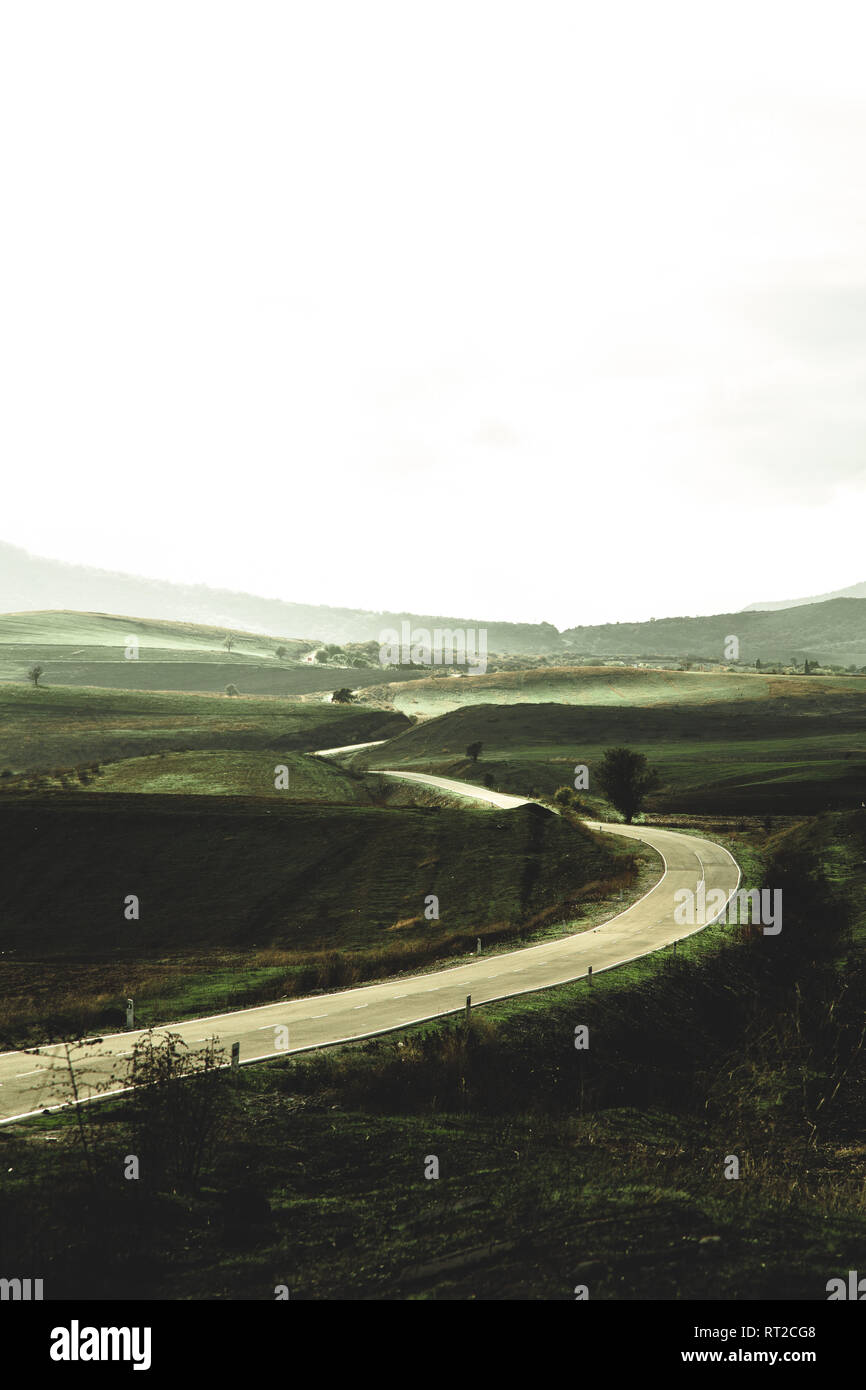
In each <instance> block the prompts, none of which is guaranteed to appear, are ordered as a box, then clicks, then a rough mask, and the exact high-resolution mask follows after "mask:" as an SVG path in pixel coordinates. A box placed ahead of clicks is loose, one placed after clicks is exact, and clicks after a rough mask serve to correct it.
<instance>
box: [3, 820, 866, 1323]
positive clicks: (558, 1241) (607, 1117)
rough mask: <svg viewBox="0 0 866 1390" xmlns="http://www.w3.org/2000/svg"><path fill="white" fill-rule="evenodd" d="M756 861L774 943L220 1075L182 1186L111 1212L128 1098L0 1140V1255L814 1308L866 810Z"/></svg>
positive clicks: (856, 945) (838, 1227) (856, 1113)
mask: <svg viewBox="0 0 866 1390" xmlns="http://www.w3.org/2000/svg"><path fill="white" fill-rule="evenodd" d="M761 857H762V860H763V870H762V872H763V873H765V874H766V875H768V876H769V880H770V881H773V882H776V881H779V879H780V878H781V879H782V880H783V881H784V882H785V884H786V887H787V888H789V889H791V890H792V896H791V900H790V901H791V904H792V907H791V912H790V916H788V915H787V914H786V928H785V932H784V933H783V934H782V936H780V937H778V938H773V939H770V938H764V937H761V936H760V934H758V935H757V936H756V935H754V934H752V933H749V932H748V931H741V930H736V929H735V930H730V929H729V930H727V931H726V930H725V929H723V928H710V929H708V932H707V933H700V934H698V936H696V937H694V938H692V939H690V940H689V941H688V942H686V943H684V950H683V952H682V953H681V955H680V956H679V957H678V959H677V960H676V961H673V960H672V959H671V958H670V956H669V955H668V954H667V953H665V954H657V955H656V956H654V957H651V958H647V959H645V960H643V961H638V962H635V963H633V965H632V966H630V967H628V971H627V972H620V971H612V972H609V973H607V974H605V975H602V976H601V977H599V979H598V980H597V981H596V983H595V985H594V986H593V988H592V989H591V990H590V989H589V987H588V986H587V984H586V982H579V983H576V984H574V985H569V986H564V987H561V988H558V989H554V990H549V991H544V992H543V993H541V994H536V995H529V996H522V997H519V998H516V999H513V1000H507V1001H500V1002H498V1003H496V1004H493V1005H489V1006H484V1007H483V1008H482V1009H479V1010H478V1011H477V1012H476V1013H475V1014H474V1015H473V1020H472V1023H471V1025H470V1027H469V1028H468V1029H467V1028H466V1027H465V1025H463V1024H462V1023H459V1022H457V1023H455V1022H454V1021H452V1020H443V1021H440V1022H436V1023H431V1024H425V1025H423V1026H421V1027H419V1028H414V1029H409V1030H405V1031H404V1032H402V1033H396V1034H393V1035H390V1036H388V1037H386V1038H381V1039H372V1040H369V1041H367V1042H365V1043H363V1044H360V1045H357V1046H354V1047H343V1048H335V1049H329V1050H328V1051H325V1052H321V1053H312V1054H306V1055H302V1056H299V1057H296V1058H291V1059H286V1060H285V1061H279V1062H274V1063H272V1064H270V1065H269V1066H267V1067H250V1068H245V1069H242V1070H241V1073H240V1075H239V1077H238V1078H237V1079H236V1080H232V1079H230V1078H229V1077H226V1084H225V1085H224V1086H223V1087H222V1088H221V1090H220V1091H218V1092H215V1099H214V1102H213V1103H214V1105H215V1106H216V1107H217V1110H216V1113H217V1114H218V1115H219V1121H220V1123H219V1127H218V1130H217V1134H218V1139H217V1141H216V1142H213V1143H212V1144H211V1145H210V1146H209V1149H208V1152H207V1158H206V1162H205V1165H204V1168H203V1171H202V1173H201V1175H200V1177H199V1178H198V1179H197V1180H195V1181H192V1182H189V1183H187V1184H186V1185H180V1184H178V1183H177V1182H171V1181H166V1180H164V1179H161V1178H159V1177H157V1178H151V1179H149V1180H148V1179H145V1180H143V1181H142V1182H141V1183H139V1184H136V1189H137V1190H136V1193H135V1200H131V1198H130V1195H129V1185H128V1184H126V1185H124V1184H123V1179H122V1176H121V1174H120V1171H119V1165H118V1162H117V1154H118V1153H126V1152H138V1149H137V1148H136V1147H134V1146H131V1139H130V1136H131V1134H132V1133H137V1134H138V1135H139V1136H140V1135H141V1125H140V1122H138V1123H139V1128H138V1130H137V1131H136V1130H135V1129H134V1128H131V1126H133V1125H134V1123H135V1120H134V1112H133V1107H132V1105H131V1103H130V1102H129V1101H128V1100H127V1101H120V1100H118V1101H115V1102H108V1103H105V1104H103V1105H101V1106H98V1107H90V1108H89V1109H88V1111H87V1112H85V1113H86V1125H87V1128H86V1137H87V1140H88V1153H87V1164H89V1170H88V1167H87V1164H86V1163H85V1161H84V1155H83V1153H82V1150H81V1146H80V1144H78V1143H77V1142H76V1139H77V1135H76V1131H75V1128H74V1125H73V1122H72V1119H71V1117H66V1116H62V1115H61V1116H51V1117H46V1118H45V1119H43V1120H41V1121H37V1122H36V1123H35V1124H30V1125H28V1126H16V1127H13V1128H11V1129H6V1130H0V1159H2V1163H3V1168H4V1171H5V1173H6V1177H5V1180H4V1183H3V1186H2V1189H0V1233H2V1235H0V1241H2V1250H3V1256H4V1258H5V1261H6V1264H7V1266H9V1267H13V1266H14V1267H15V1268H18V1267H24V1266H23V1261H24V1258H25V1255H26V1254H28V1253H29V1252H30V1251H31V1250H32V1249H33V1248H34V1245H36V1246H38V1249H39V1251H40V1255H41V1264H40V1268H41V1269H42V1270H43V1272H44V1275H45V1277H46V1289H50V1294H47V1295H46V1296H53V1297H69V1296H72V1295H73V1294H75V1295H77V1296H79V1297H85V1298H97V1297H105V1296H108V1294H109V1293H110V1292H111V1290H112V1289H116V1288H118V1287H122V1288H123V1290H124V1294H125V1296H126V1297H129V1298H148V1297H151V1298H154V1297H155V1298H207V1299H217V1300H235V1299H249V1300H256V1301H265V1302H271V1301H273V1298H274V1291H275V1287H276V1286H277V1285H280V1284H285V1285H287V1286H288V1288H289V1290H290V1296H291V1298H292V1300H295V1301H297V1300H299V1299H300V1300H305V1299H334V1298H336V1299H359V1298H360V1299H370V1300H393V1299H400V1300H407V1299H408V1300H443V1301H444V1300H450V1299H459V1300H477V1299H509V1300H511V1299H520V1300H530V1301H533V1300H552V1301H569V1302H571V1301H573V1300H574V1296H575V1294H574V1290H575V1286H576V1285H578V1284H583V1285H586V1287H587V1288H588V1290H589V1296H590V1299H591V1300H593V1301H596V1300H605V1301H608V1300H630V1299H641V1300H649V1301H653V1300H658V1299H678V1300H682V1299H685V1300H715V1299H721V1300H725V1301H727V1302H731V1301H735V1300H760V1301H763V1300H767V1299H782V1300H802V1301H805V1302H807V1303H808V1302H823V1301H824V1300H825V1299H826V1282H827V1280H828V1278H830V1277H833V1276H835V1275H838V1274H843V1275H844V1273H845V1272H846V1271H847V1270H848V1269H860V1268H861V1264H862V1261H861V1254H862V1249H863V1243H864V1240H866V1214H864V1206H863V1162H864V1153H866V1149H864V1142H863V1125H862V1116H863V1101H864V1098H866V1049H864V1047H863V1045H862V1037H863V1008H862V1000H863V987H864V966H863V956H862V950H863V942H864V940H866V908H864V901H866V900H864V898H863V894H862V886H863V873H862V867H861V866H862V863H863V861H864V859H866V818H864V817H862V816H860V815H859V814H855V813H849V814H847V815H833V816H827V817H823V818H821V819H820V820H818V821H816V822H812V823H810V824H805V823H804V824H803V825H802V826H800V827H798V828H796V829H795V830H793V831H791V832H786V833H784V834H778V835H772V836H764V837H763V842H762V847H761ZM822 863H823V864H827V865H829V866H830V872H831V880H830V883H829V891H828V883H827V881H826V880H825V879H824V878H823V877H822V873H821V868H820V865H821V864H822ZM708 935H711V936H712V938H713V939H712V942H711V943H710V944H709V948H708V943H707V941H706V940H705V939H704V938H706V937H707V936H708ZM576 1020H577V1021H579V1022H583V1023H585V1024H586V1025H587V1027H588V1028H589V1034H590V1038H591V1040H593V1041H592V1042H591V1046H590V1048H589V1050H588V1051H586V1052H580V1051H577V1050H575V1048H574V1045H573V1036H574V1025H575V1021H576ZM175 1089H176V1088H175ZM171 1102H172V1095H171V1088H170V1087H169V1088H166V1090H165V1094H164V1097H163V1101H162V1103H163V1104H164V1105H166V1106H169V1105H170V1104H171ZM167 1113H171V1112H168V1111H167ZM157 1132H158V1131H157ZM165 1132H166V1131H165V1127H163V1129H162V1133H165ZM162 1142H165V1141H162ZM160 1153H161V1150H160V1145H159V1143H158V1142H157V1141H154V1143H153V1149H152V1153H151V1154H150V1155H149V1158H150V1159H151V1160H152V1167H153V1169H154V1170H157V1169H158V1162H157V1161H158V1160H159V1158H160ZM730 1153H734V1154H735V1155H736V1156H737V1157H738V1159H739V1161H740V1165H741V1166H740V1176H739V1180H738V1181H728V1180H726V1177H725V1165H726V1156H727V1155H729V1154H730ZM429 1155H435V1156H436V1157H437V1159H438V1161H439V1165H440V1167H439V1177H438V1179H437V1180H436V1181H428V1180H425V1177H424V1171H425V1165H426V1162H427V1157H428V1156H429ZM797 1321H798V1325H808V1322H809V1318H808V1314H807V1313H805V1312H803V1313H802V1314H799V1313H798V1314H797Z"/></svg>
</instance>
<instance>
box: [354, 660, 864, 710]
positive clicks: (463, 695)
mask: <svg viewBox="0 0 866 1390" xmlns="http://www.w3.org/2000/svg"><path fill="white" fill-rule="evenodd" d="M368 698H380V699H382V700H383V701H387V702H388V703H389V704H391V705H393V707H394V708H395V709H399V710H402V711H403V712H404V713H405V714H415V715H421V716H422V717H429V716H431V715H440V714H448V713H449V712H450V711H452V710H457V709H462V708H464V707H465V706H467V705H509V704H541V703H545V704H553V703H556V704H563V705H602V706H608V707H610V708H612V709H629V708H640V709H643V708H648V707H652V706H655V705H662V706H665V705H671V706H676V707H677V708H681V707H683V706H692V705H697V706H713V705H734V704H737V705H738V704H739V703H740V702H741V701H747V702H752V701H767V702H769V703H770V705H771V706H772V708H773V709H776V708H781V709H783V708H784V707H785V706H786V704H788V703H789V702H791V701H793V702H795V703H796V705H797V706H798V708H801V709H802V710H803V711H804V712H807V711H809V710H814V711H818V712H820V711H825V710H826V709H828V708H829V709H835V708H837V707H838V706H840V705H842V706H846V705H847V706H850V707H859V708H863V707H864V705H866V677H859V676H808V677H806V676H771V675H764V674H760V673H757V672H754V671H734V670H731V671H654V670H642V669H640V668H638V667H634V666H573V667H560V668H555V669H551V670H544V671H541V670H534V671H497V672H491V673H489V674H486V675H483V676H480V675H479V676H460V677H449V676H439V677H430V676H428V677H425V678H420V679H417V680H414V681H404V682H400V683H398V684H386V685H382V686H381V687H375V688H374V689H373V690H371V691H369V692H368Z"/></svg>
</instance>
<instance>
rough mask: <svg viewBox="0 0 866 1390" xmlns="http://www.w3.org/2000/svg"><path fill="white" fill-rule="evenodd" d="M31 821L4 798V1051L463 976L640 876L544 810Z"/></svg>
mask: <svg viewBox="0 0 866 1390" xmlns="http://www.w3.org/2000/svg"><path fill="white" fill-rule="evenodd" d="M166 761H168V760H166ZM309 761H310V762H315V760H313V759H310V760H309ZM116 771H117V775H118V776H120V775H122V773H123V771H124V767H123V765H121V767H120V769H118V770H116ZM318 772H319V775H321V776H322V778H328V777H329V776H330V777H333V778H340V777H341V776H342V774H340V773H339V771H338V770H335V769H331V768H330V767H329V766H328V765H327V764H322V766H321V767H320V768H319V769H318ZM22 810H23V806H22V800H21V797H20V796H16V795H14V794H7V795H5V796H4V795H0V836H2V839H3V844H4V856H5V862H6V864H7V872H6V873H5V874H4V881H3V914H2V921H0V985H2V988H0V1041H2V1039H3V1038H8V1037H9V1036H10V1033H14V1032H15V1030H16V1029H17V1030H19V1033H20V1030H22V1029H23V1030H25V1031H26V1030H28V1029H32V1030H33V1031H34V1033H36V1034H39V1033H41V1035H42V1036H43V1037H44V1036H45V1035H46V1034H49V1033H50V1032H51V1031H52V1029H54V1028H57V1029H59V1028H61V1027H63V1026H65V1027H70V1026H74V1027H76V1028H78V1027H96V1028H101V1027H106V1026H109V1025H111V1024H113V1023H117V1022H118V1020H119V1018H120V1009H121V1006H122V1003H123V1000H124V999H125V998H126V996H127V994H129V993H132V994H133V995H134V997H135V998H136V999H137V1000H139V1001H140V1003H141V1016H142V1018H143V1019H144V1020H145V1021H147V1020H148V1019H151V1020H153V1021H162V1020H164V1019H167V1018H172V1017H181V1016H183V1015H184V1014H186V1015H195V1014H200V1013H207V1012H209V1011H210V1012H212V1011H214V1010H215V1009H217V1008H227V1007H232V1006H233V1005H234V1006H237V1005H240V1004H243V1003H252V1002H256V1001H258V1000H260V999H279V998H280V997H284V996H286V995H290V994H303V993H306V992H310V991H312V990H315V989H317V988H326V987H329V988H334V987H337V986H339V985H349V984H351V983H353V982H354V981H355V980H360V979H373V978H380V977H385V976H387V975H389V974H392V975H393V974H396V973H399V971H400V970H405V969H418V968H422V967H423V966H424V965H426V964H430V963H432V962H433V961H436V960H445V961H447V960H454V959H459V958H461V957H465V955H466V954H467V953H468V952H469V951H470V950H473V949H474V947H475V938H476V935H480V936H481V937H482V938H483V939H484V940H485V942H487V944H488V946H490V947H494V946H495V945H496V944H497V943H499V944H503V945H514V944H517V943H518V942H519V941H520V940H521V939H523V937H524V936H525V935H526V933H528V932H532V931H537V930H541V929H544V928H546V927H548V926H549V925H550V924H552V923H554V922H556V921H560V920H572V921H573V920H574V919H575V917H576V916H578V915H579V914H580V912H581V910H582V909H581V907H580V904H581V903H582V902H583V901H584V900H585V899H586V898H587V895H588V896H589V897H590V898H595V897H598V896H599V895H603V894H604V893H605V891H608V890H609V891H610V892H611V893H612V892H613V890H614V888H616V889H617V890H619V888H622V887H623V886H626V887H627V886H629V884H630V883H631V880H632V877H633V873H634V869H633V862H634V861H633V857H632V855H631V852H630V851H629V850H628V847H623V846H620V845H618V844H616V843H615V842H614V844H613V845H612V846H611V845H608V843H607V842H606V841H602V840H600V839H599V838H597V837H596V836H593V835H590V834H588V833H587V832H585V831H582V830H581V829H579V828H577V829H576V828H574V827H573V826H571V825H569V824H567V823H566V821H564V820H563V819H561V818H560V817H558V816H549V815H539V813H538V812H537V810H536V809H535V808H525V809H520V810H518V811H512V812H507V813H497V812H493V811H491V810H490V809H489V808H484V809H482V808H476V807H465V806H453V805H452V806H448V807H442V808H439V807H388V806H371V805H360V804H357V805H341V806H338V805H333V804H332V805H327V804H319V805H316V804H312V803H308V804H303V805H302V804H298V802H296V801H295V802H292V801H280V800H279V797H273V796H258V797H255V798H251V797H242V796H220V795H216V794H214V792H213V791H211V792H210V793H209V794H208V795H206V796H190V795H186V794H183V793H182V792H181V791H180V790H177V791H176V792H175V793H174V794H169V795H161V794H160V793H159V790H158V789H156V788H154V790H153V791H152V793H151V794H149V795H131V796H130V795H124V794H123V793H122V792H120V791H116V792H114V793H111V794H104V793H103V792H102V791H101V790H100V791H91V792H86V791H80V792H77V793H74V792H55V793H50V792H49V793H42V794H39V795H35V794H34V795H31V796H29V797H28V798H27V800H26V813H25V814H22ZM467 845H469V846H471V853H469V854H467V853H466V847H467ZM653 859H654V863H657V860H656V859H655V856H653ZM656 876H657V875H656ZM130 893H134V894H136V895H137V896H138V898H139V900H140V918H139V920H137V921H134V922H129V921H126V920H125V918H124V914H123V905H124V902H125V899H126V895H127V894H130ZM430 893H434V894H436V895H437V896H438V897H439V911H440V916H439V919H438V920H431V921H428V920H427V919H426V918H425V916H424V906H425V899H426V897H427V895H428V894H430ZM611 910H615V909H611ZM572 929H574V930H578V929H579V927H573V928H572Z"/></svg>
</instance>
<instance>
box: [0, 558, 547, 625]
mask: <svg viewBox="0 0 866 1390" xmlns="http://www.w3.org/2000/svg"><path fill="white" fill-rule="evenodd" d="M0 604H2V606H3V608H4V609H7V610H9V611H13V610H25V609H54V608H63V609H81V610H82V611H87V612H97V613H98V612H102V613H116V612H118V611H123V612H127V613H147V614H148V615H149V616H151V617H153V618H159V619H163V620H165V619H168V620H171V621H181V622H184V623H186V622H194V623H197V624H205V625H208V626H215V627H219V628H222V629H223V630H227V629H229V628H242V629H245V630H246V631H248V632H261V633H279V634H280V639H279V640H281V641H285V639H286V638H287V637H289V638H309V639H310V643H308V645H314V644H315V642H318V641H323V642H340V643H343V642H365V641H378V640H379V639H380V634H381V632H382V630H383V629H384V628H397V629H399V627H400V623H401V622H403V621H404V620H408V621H409V622H411V623H413V624H414V625H415V626H421V627H428V628H435V627H475V628H478V627H485V628H486V629H487V642H488V649H489V650H491V651H499V652H545V651H549V650H551V648H552V647H555V645H556V640H557V636H558V634H557V630H556V628H555V627H553V626H552V625H551V624H550V623H507V622H490V621H487V620H485V619H484V617H483V615H482V616H481V617H476V618H457V617H448V616H441V615H440V616H434V615H430V614H426V615H425V614H418V613H407V612H374V611H372V610H369V609H362V608H333V607H328V606H325V605H320V604H305V603H291V602H287V601H285V600H283V599H269V598H260V597H258V596H257V595H255V594H244V593H236V592H234V591H232V590H230V589H212V588H209V587H207V586H206V585H204V584H172V583H169V582H167V581H165V580H157V579H145V578H142V577H141V576H138V575H131V574H120V573H115V572H113V571H109V570H100V569H94V568H93V567H91V566H88V565H67V564H63V563H61V562H60V561H59V560H49V559H45V558H44V557H42V556H37V555H30V554H28V552H27V551H25V550H21V549H19V547H17V546H12V545H8V544H6V543H2V542H0Z"/></svg>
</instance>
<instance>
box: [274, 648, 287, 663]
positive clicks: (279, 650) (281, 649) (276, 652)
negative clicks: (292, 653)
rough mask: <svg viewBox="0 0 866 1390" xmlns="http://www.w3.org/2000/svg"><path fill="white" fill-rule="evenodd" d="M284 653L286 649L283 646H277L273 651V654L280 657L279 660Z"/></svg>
mask: <svg viewBox="0 0 866 1390" xmlns="http://www.w3.org/2000/svg"><path fill="white" fill-rule="evenodd" d="M285 654H286V649H285V647H277V650H276V651H275V652H274V656H278V657H279V658H280V661H282V659H283V657H284V656H285Z"/></svg>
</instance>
